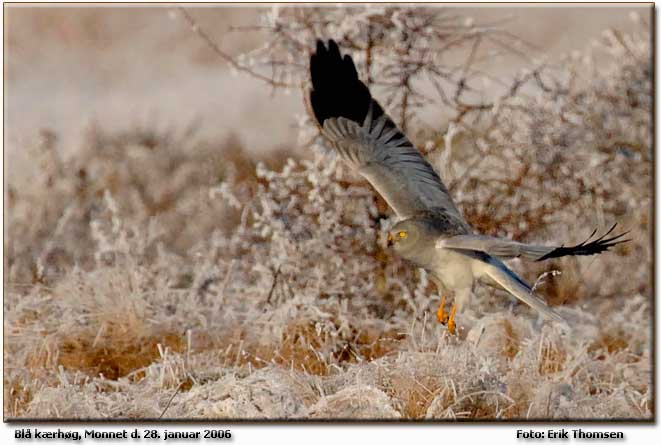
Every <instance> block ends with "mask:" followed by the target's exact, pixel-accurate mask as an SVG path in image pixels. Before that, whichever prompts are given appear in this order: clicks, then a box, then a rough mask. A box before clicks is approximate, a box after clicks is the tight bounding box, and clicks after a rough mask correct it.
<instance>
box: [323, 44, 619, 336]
mask: <svg viewBox="0 0 661 445" xmlns="http://www.w3.org/2000/svg"><path fill="white" fill-rule="evenodd" d="M310 73H311V77H312V90H311V91H310V103H311V106H312V110H313V112H314V116H315V118H316V119H317V121H318V123H319V125H320V127H321V129H322V134H323V135H324V137H325V138H326V140H327V141H328V143H329V144H330V145H331V146H332V147H333V148H334V149H335V150H336V151H337V152H338V153H339V155H340V156H341V157H342V159H343V160H344V161H345V162H347V163H348V164H349V165H350V166H351V167H352V168H354V169H355V170H356V171H357V172H358V173H360V174H361V175H362V176H363V177H365V178H366V179H367V180H368V181H369V182H370V183H371V184H372V186H374V188H375V189H376V190H377V191H378V192H379V193H380V194H381V196H383V198H384V199H385V200H386V202H387V203H388V205H390V207H392V209H393V210H394V211H395V212H396V213H397V216H398V217H399V219H400V220H399V222H397V223H396V224H395V225H394V227H393V228H392V230H391V231H390V233H389V234H388V244H389V246H392V247H393V248H394V250H395V251H396V252H397V253H398V254H399V255H401V256H402V257H404V258H405V259H407V260H409V261H411V262H413V263H414V264H415V265H417V266H419V267H422V268H424V269H425V270H426V271H427V272H428V273H429V274H430V276H431V277H432V280H433V281H434V282H435V284H436V285H437V287H438V288H439V292H440V291H442V290H446V291H452V293H453V294H454V304H453V306H452V309H451V310H450V313H449V314H448V313H446V311H445V309H444V303H445V295H443V298H442V300H441V304H440V306H439V309H438V312H437V318H438V320H439V321H440V322H442V323H447V326H448V329H449V330H450V331H451V332H453V333H454V331H455V320H454V318H455V313H456V311H459V312H461V310H462V309H464V308H466V306H467V305H468V304H469V302H470V298H471V295H472V292H473V285H474V282H475V280H482V281H485V282H487V283H489V284H495V285H498V286H500V287H502V288H503V289H505V290H506V291H508V292H509V293H511V294H512V295H514V296H515V297H516V298H518V299H519V300H521V301H523V302H524V303H526V304H528V305H529V306H531V307H532V308H534V309H536V310H537V311H539V312H540V313H541V314H543V315H544V316H546V317H548V318H551V319H553V320H556V321H560V322H564V320H563V319H562V318H561V317H560V316H559V315H558V314H557V313H556V312H555V311H553V310H552V309H551V308H550V307H549V306H548V305H547V304H546V302H545V301H544V300H542V299H541V298H539V297H538V296H536V295H535V294H534V292H533V290H532V289H531V288H530V286H529V285H528V284H526V283H525V282H524V281H523V280H522V279H521V278H519V277H518V276H517V275H516V274H515V273H514V272H513V271H511V270H510V269H509V268H508V267H507V266H506V265H505V264H504V263H503V262H502V261H501V260H502V259H509V258H516V257H520V258H522V259H525V260H532V261H542V260H546V259H549V258H557V257H562V256H566V255H593V254H596V253H601V252H604V251H606V250H607V249H608V248H609V247H612V246H614V245H616V244H619V243H622V242H625V241H627V240H623V239H622V237H623V235H625V234H624V233H622V234H619V235H615V236H611V237H607V236H608V235H609V234H610V233H611V232H612V231H613V229H614V228H615V226H613V227H612V228H611V229H610V230H609V231H608V232H607V233H606V234H604V235H603V236H601V237H599V238H597V239H595V240H594V241H591V242H588V241H589V239H590V238H592V236H593V235H594V232H593V233H592V235H591V236H590V238H588V240H586V241H585V242H583V243H581V244H578V245H576V246H572V247H564V246H560V247H555V246H539V245H531V244H524V243H519V242H516V241H511V240H507V239H500V238H494V237H490V236H484V235H479V234H475V233H473V231H472V230H471V227H470V226H469V225H468V223H467V222H466V221H465V220H464V218H463V217H462V215H461V212H460V211H459V209H457V206H456V205H455V204H454V202H453V201H452V198H451V197H450V195H449V193H448V190H447V188H446V187H445V185H443V182H442V181H441V178H440V177H439V176H438V174H437V173H436V172H435V171H434V169H433V168H432V166H431V165H430V164H429V163H428V162H427V161H426V160H425V159H424V157H423V156H422V155H421V154H420V152H419V151H418V150H417V149H416V148H415V147H414V146H413V144H412V143H411V142H410V141H409V140H408V139H407V137H406V136H405V135H404V134H403V133H402V132H401V131H400V130H399V129H398V128H397V126H396V125H395V123H393V121H392V120H391V119H390V118H389V117H388V116H387V115H386V114H385V113H384V111H383V108H381V106H380V105H379V104H378V103H377V102H376V101H375V100H374V99H373V98H372V96H371V95H370V92H369V90H368V88H367V86H365V84H364V83H363V82H361V81H360V79H359V78H358V73H357V71H356V67H355V66H354V63H353V60H352V59H351V56H349V55H345V56H344V57H342V55H341V54H340V51H339V48H338V46H337V44H336V43H335V42H334V41H333V40H330V41H329V42H328V45H325V44H324V43H323V42H322V41H318V42H317V49H316V52H315V53H314V54H312V56H311V59H310Z"/></svg>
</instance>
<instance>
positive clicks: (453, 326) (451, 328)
mask: <svg viewBox="0 0 661 445" xmlns="http://www.w3.org/2000/svg"><path fill="white" fill-rule="evenodd" d="M456 312H457V303H454V304H453V305H452V309H450V318H449V319H448V331H450V334H452V335H454V334H456V333H457V324H456V323H455V322H454V314H455V313H456Z"/></svg>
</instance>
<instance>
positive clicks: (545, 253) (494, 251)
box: [436, 224, 629, 261]
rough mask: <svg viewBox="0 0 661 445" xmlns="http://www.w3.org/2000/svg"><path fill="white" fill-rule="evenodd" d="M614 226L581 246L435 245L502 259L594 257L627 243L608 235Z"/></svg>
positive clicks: (456, 240)
mask: <svg viewBox="0 0 661 445" xmlns="http://www.w3.org/2000/svg"><path fill="white" fill-rule="evenodd" d="M616 226H617V224H613V226H612V227H611V228H610V230H609V231H608V232H606V233H605V234H603V235H602V236H600V237H598V238H596V239H594V240H592V241H590V239H591V238H592V237H593V236H594V234H595V233H596V232H597V231H596V230H595V231H594V232H592V234H591V235H590V236H589V237H588V239H586V240H585V241H583V242H582V243H580V244H577V245H575V246H569V247H565V246H560V247H557V246H540V245H534V244H524V243H519V242H516V241H511V240H506V239H501V238H494V237H490V236H483V235H457V236H453V237H450V238H444V239H440V240H438V241H437V243H436V247H437V248H445V249H456V250H473V251H479V252H484V253H487V254H489V255H492V256H495V257H498V258H501V259H509V258H518V257H520V258H522V259H525V260H531V261H544V260H548V259H550V258H559V257H563V256H569V255H595V254H597V253H601V252H605V251H606V250H608V249H609V248H610V247H613V246H615V245H617V244H620V243H624V242H627V241H629V240H628V239H622V237H624V236H625V235H626V234H627V233H629V232H624V233H620V234H619V235H613V236H611V237H608V235H610V234H611V232H613V230H614V229H615V227H616Z"/></svg>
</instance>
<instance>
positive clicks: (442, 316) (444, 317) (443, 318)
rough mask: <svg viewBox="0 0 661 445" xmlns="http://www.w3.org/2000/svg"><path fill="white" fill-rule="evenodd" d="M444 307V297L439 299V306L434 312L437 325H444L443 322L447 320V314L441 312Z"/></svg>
mask: <svg viewBox="0 0 661 445" xmlns="http://www.w3.org/2000/svg"><path fill="white" fill-rule="evenodd" d="M444 306H445V295H443V296H442V297H441V304H439V305H438V310H437V311H436V320H438V322H439V323H443V324H445V322H446V321H447V320H448V314H446V313H445V311H444V310H443V307H444Z"/></svg>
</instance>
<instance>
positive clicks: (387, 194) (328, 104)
mask: <svg viewBox="0 0 661 445" xmlns="http://www.w3.org/2000/svg"><path fill="white" fill-rule="evenodd" d="M310 74H311V76H312V90H311V91H310V103H311V105H312V110H313V111H314V115H315V118H316V119H317V121H318V122H319V125H320V126H321V128H322V133H323V135H324V136H325V137H326V139H327V140H328V141H329V142H330V144H331V145H332V146H333V148H335V149H336V150H337V152H338V153H339V154H340V156H341V157H342V158H343V159H344V160H345V161H346V162H348V163H349V164H350V165H351V166H352V167H353V168H355V169H356V170H357V171H358V173H360V174H361V175H362V176H364V177H365V178H366V179H367V180H368V181H369V182H370V183H371V184H372V186H374V188H375V189H376V190H377V191H378V192H379V193H380V194H381V196H383V198H384V199H385V200H386V201H387V202H388V205H390V207H392V208H393V209H394V210H395V212H396V213H397V215H399V216H400V217H401V218H410V217H413V216H420V215H438V214H444V215H446V216H449V217H450V218H451V219H452V222H453V224H454V225H455V226H456V227H457V228H460V230H459V231H458V232H457V233H466V232H468V231H469V227H468V224H467V223H466V222H465V220H464V219H463V217H462V216H461V213H460V212H459V210H458V209H457V207H456V205H455V204H454V202H453V201H452V198H450V195H449V193H448V190H447V188H446V187H445V185H443V182H442V181H441V178H440V177H439V176H438V174H437V173H436V172H435V171H434V169H433V168H432V166H431V165H429V163H428V162H427V161H426V160H425V159H424V158H423V157H422V155H421V154H420V152H419V151H418V150H417V149H416V148H415V147H414V146H413V144H412V143H411V142H410V141H409V140H408V139H407V137H406V136H405V135H404V134H403V133H402V132H401V131H400V130H399V129H398V128H397V125H395V123H394V122H393V121H392V120H391V119H390V118H389V117H388V116H387V115H386V114H385V113H384V112H383V109H382V108H381V106H380V105H379V104H378V103H377V102H376V101H375V100H374V99H373V98H372V96H371V94H370V92H369V89H368V88H367V86H366V85H365V84H364V83H363V82H361V81H360V79H359V78H358V72H357V71H356V67H355V65H354V63H353V60H352V59H351V57H350V56H349V55H345V56H344V57H342V55H341V54H340V51H339V48H338V46H337V44H336V43H335V42H334V41H333V40H330V41H329V42H328V47H326V45H324V43H323V42H322V41H317V50H316V52H315V53H314V54H313V55H312V57H311V58H310Z"/></svg>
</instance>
